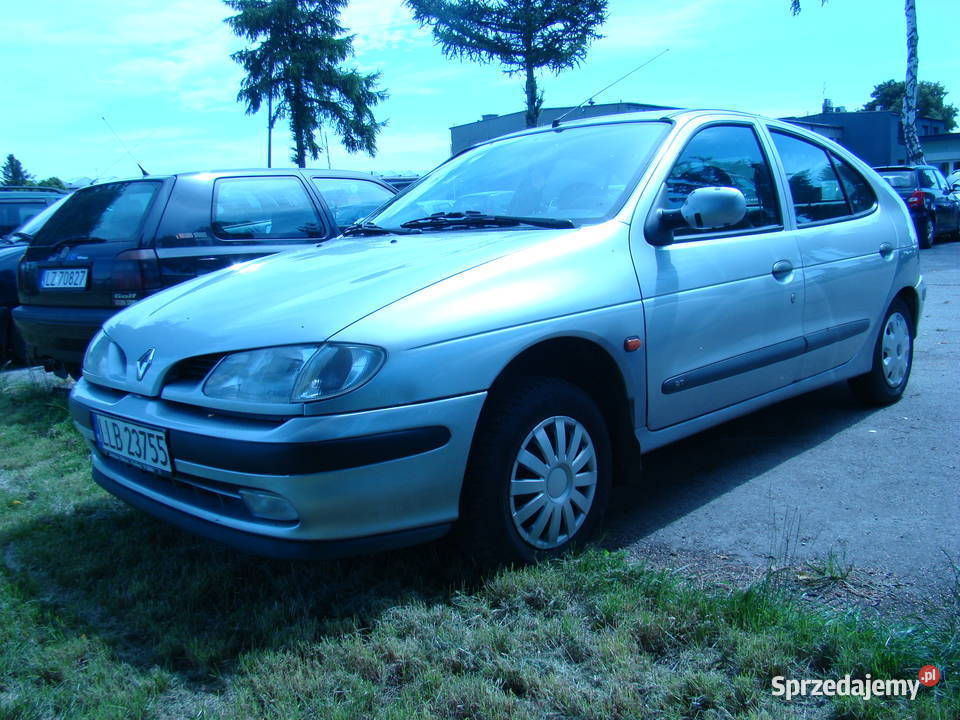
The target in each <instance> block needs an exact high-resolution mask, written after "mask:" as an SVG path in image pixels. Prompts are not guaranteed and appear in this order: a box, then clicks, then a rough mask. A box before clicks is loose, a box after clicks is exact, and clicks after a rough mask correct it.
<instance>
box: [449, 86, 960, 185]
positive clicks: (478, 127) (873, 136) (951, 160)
mask: <svg viewBox="0 0 960 720" xmlns="http://www.w3.org/2000/svg"><path fill="white" fill-rule="evenodd" d="M675 109H676V108H675V107H671V106H668V105H648V104H645V103H632V102H617V103H604V104H596V105H594V104H587V105H584V106H583V107H581V108H577V109H574V108H569V107H559V108H544V109H543V110H542V111H541V113H540V124H541V125H549V124H550V123H551V122H553V121H554V120H556V119H557V118H560V117H563V116H564V115H566V119H568V120H579V119H581V118H585V117H596V116H599V115H615V114H618V113H631V112H640V111H643V110H675ZM571 110H572V111H573V112H571ZM567 113H569V115H567ZM781 119H782V120H787V121H789V122H792V123H794V124H795V125H799V126H801V127H803V128H806V129H808V130H812V131H814V132H818V133H820V134H821V135H823V136H825V137H828V138H830V139H831V140H834V141H836V142H838V143H840V144H841V145H843V146H844V147H846V148H848V149H850V150H851V151H852V152H854V153H856V154H857V155H859V156H860V157H861V158H863V160H865V161H866V162H867V163H869V164H870V165H873V166H878V165H902V164H904V163H905V162H906V159H907V149H906V146H905V145H904V143H903V128H902V127H901V125H900V113H898V112H892V111H889V110H855V111H852V112H848V111H847V110H846V108H843V107H834V106H833V103H831V102H830V100H824V101H823V110H822V112H819V113H817V114H815V115H805V116H803V117H787V118H781ZM525 127H526V123H525V113H523V112H515V113H510V114H509V115H484V116H483V117H481V118H480V120H478V121H476V122H472V123H467V124H465V125H456V126H454V127H452V128H450V151H451V153H452V154H453V155H456V154H457V153H459V152H462V151H463V150H466V149H467V148H468V147H471V146H472V145H476V144H477V143H481V142H484V141H485V140H490V139H491V138H495V137H500V136H501V135H508V134H510V133H512V132H517V131H518V130H523V129H525ZM917 132H918V133H919V135H920V145H921V147H922V148H923V152H924V155H925V157H926V160H927V162H928V163H930V164H931V165H936V166H937V167H939V168H940V170H941V171H942V172H943V174H944V175H949V174H950V173H951V172H953V171H954V170H958V169H960V133H950V132H947V128H946V123H944V121H943V120H938V119H936V118H918V119H917Z"/></svg>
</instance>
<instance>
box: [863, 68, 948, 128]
mask: <svg viewBox="0 0 960 720" xmlns="http://www.w3.org/2000/svg"><path fill="white" fill-rule="evenodd" d="M903 91H904V83H903V82H902V81H899V80H887V81H886V82H882V83H880V84H879V85H877V86H876V87H875V88H873V92H872V93H870V97H871V98H872V100H870V102H868V103H867V104H866V105H864V106H863V109H864V110H876V109H878V108H884V109H888V110H889V109H892V108H899V107H902V106H903ZM946 97H947V89H946V88H945V87H944V86H943V85H942V84H941V83H938V82H930V81H928V80H921V81H920V82H919V83H918V84H917V114H918V115H919V116H920V117H929V118H936V119H937V120H943V121H944V122H945V123H946V126H947V130H948V131H950V130H953V129H954V128H955V127H956V126H957V108H956V107H954V106H953V105H948V104H947V102H946Z"/></svg>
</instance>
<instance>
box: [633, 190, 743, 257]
mask: <svg viewBox="0 0 960 720" xmlns="http://www.w3.org/2000/svg"><path fill="white" fill-rule="evenodd" d="M746 214H747V200H746V198H745V197H744V196H743V193H742V192H740V191H739V190H737V189H736V188H732V187H704V188H697V189H696V190H694V191H693V192H692V193H690V194H689V195H687V197H686V200H685V201H684V203H683V205H682V206H681V207H680V209H679V210H658V211H657V212H655V213H652V214H651V216H650V220H648V221H647V225H646V228H645V231H646V232H645V234H646V237H647V242H649V243H650V244H651V245H657V246H662V245H669V244H670V243H672V242H673V231H674V230H676V229H677V228H681V227H683V226H684V225H687V226H688V227H692V228H695V229H697V230H713V229H716V228H722V227H729V226H731V225H736V224H737V223H739V222H740V221H741V220H743V218H744V217H745V216H746Z"/></svg>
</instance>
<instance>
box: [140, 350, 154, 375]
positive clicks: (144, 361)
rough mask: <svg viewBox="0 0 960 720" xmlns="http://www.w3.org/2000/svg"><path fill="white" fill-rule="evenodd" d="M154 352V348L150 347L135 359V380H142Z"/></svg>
mask: <svg viewBox="0 0 960 720" xmlns="http://www.w3.org/2000/svg"><path fill="white" fill-rule="evenodd" d="M155 352H156V348H150V349H149V350H147V351H146V352H145V353H144V354H143V355H141V356H140V359H139V360H137V380H143V376H144V375H146V374H147V370H149V369H150V363H152V362H153V354H154V353H155Z"/></svg>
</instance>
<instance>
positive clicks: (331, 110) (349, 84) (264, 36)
mask: <svg viewBox="0 0 960 720" xmlns="http://www.w3.org/2000/svg"><path fill="white" fill-rule="evenodd" d="M224 1H225V2H226V4H227V5H228V6H229V7H230V8H232V9H233V10H236V11H237V14H236V15H234V16H232V17H229V18H227V19H226V20H225V22H226V23H227V24H228V25H230V27H231V28H232V29H233V31H234V33H236V34H237V35H239V36H240V37H243V38H245V39H247V40H248V41H250V42H251V43H256V46H255V47H253V48H250V49H247V50H241V51H239V52H236V53H233V55H232V56H231V57H232V58H233V59H234V60H235V61H236V62H237V63H239V64H240V66H241V67H243V69H244V70H245V71H246V73H247V75H246V77H245V78H244V79H243V82H242V83H241V85H240V92H239V93H238V94H237V100H238V101H239V102H244V103H246V105H247V113H248V114H253V113H256V112H258V111H259V110H260V107H261V105H264V104H267V105H273V112H272V116H271V118H270V119H269V121H268V124H269V126H270V127H273V121H274V120H276V119H278V118H287V119H288V120H289V122H290V132H291V134H292V135H293V141H294V147H293V148H292V149H293V155H292V156H291V159H292V160H293V161H294V162H295V163H296V164H297V166H298V167H305V166H306V164H307V157H308V156H309V157H310V158H311V159H313V160H316V159H317V157H319V155H320V151H321V150H322V148H321V147H320V146H319V145H318V144H317V140H316V135H317V132H318V131H319V130H320V128H321V126H323V125H324V124H325V125H326V126H327V127H329V128H330V129H331V130H333V131H334V132H335V133H336V134H337V135H338V136H339V137H340V139H341V141H342V142H343V145H344V147H346V149H347V150H348V151H349V152H359V151H361V150H362V151H364V152H367V153H369V154H370V155H371V156H372V155H374V154H375V153H376V149H377V134H378V133H379V132H380V130H381V129H382V128H383V126H384V124H385V123H382V122H377V120H376V119H375V118H374V115H373V110H372V108H373V106H374V105H376V104H377V103H378V102H380V101H381V100H383V99H385V98H386V97H387V94H386V93H385V92H383V91H382V90H379V89H378V88H377V80H378V79H379V77H380V74H379V73H371V74H363V73H360V72H359V71H357V70H356V69H349V68H344V67H343V66H342V63H344V62H345V61H346V60H347V59H348V58H350V57H352V56H353V36H351V35H347V34H346V29H345V28H344V27H343V26H342V25H341V24H340V21H339V16H340V11H341V10H342V9H343V8H344V6H345V5H346V3H347V0H224Z"/></svg>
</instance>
